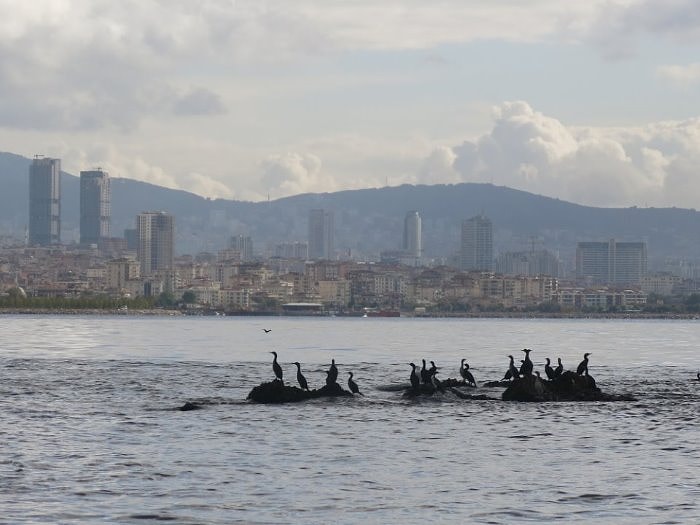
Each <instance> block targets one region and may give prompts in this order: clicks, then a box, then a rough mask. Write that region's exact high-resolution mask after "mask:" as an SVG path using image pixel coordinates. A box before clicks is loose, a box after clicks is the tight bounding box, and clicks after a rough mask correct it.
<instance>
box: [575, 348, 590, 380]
mask: <svg viewBox="0 0 700 525" xmlns="http://www.w3.org/2000/svg"><path fill="white" fill-rule="evenodd" d="M589 355H591V354H590V352H586V353H585V354H583V361H581V362H580V363H579V365H578V368H577V369H576V373H577V374H578V375H580V376H582V375H583V374H584V372H585V373H586V375H588V356H589Z"/></svg>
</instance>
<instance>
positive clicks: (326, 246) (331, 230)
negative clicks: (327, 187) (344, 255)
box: [309, 210, 335, 259]
mask: <svg viewBox="0 0 700 525" xmlns="http://www.w3.org/2000/svg"><path fill="white" fill-rule="evenodd" d="M334 254H335V224H334V220H333V212H332V211H328V210H311V211H310V212H309V259H332V258H333V256H334Z"/></svg>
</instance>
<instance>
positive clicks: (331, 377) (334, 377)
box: [326, 359, 338, 385]
mask: <svg viewBox="0 0 700 525" xmlns="http://www.w3.org/2000/svg"><path fill="white" fill-rule="evenodd" d="M336 381H338V367H336V366H335V359H331V366H330V368H329V369H328V378H326V383H328V384H329V385H331V384H333V383H335V382H336Z"/></svg>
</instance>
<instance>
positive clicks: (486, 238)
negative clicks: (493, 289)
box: [460, 215, 493, 271]
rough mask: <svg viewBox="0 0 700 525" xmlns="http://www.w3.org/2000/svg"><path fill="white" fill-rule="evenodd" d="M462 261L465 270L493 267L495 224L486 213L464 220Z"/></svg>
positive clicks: (486, 269)
mask: <svg viewBox="0 0 700 525" xmlns="http://www.w3.org/2000/svg"><path fill="white" fill-rule="evenodd" d="M460 262H461V267H462V269H463V270H482V271H490V270H491V269H493V226H492V225H491V220H490V219H489V218H488V217H485V216H484V215H477V216H476V217H472V218H471V219H467V220H466V221H464V222H462V246H461V251H460Z"/></svg>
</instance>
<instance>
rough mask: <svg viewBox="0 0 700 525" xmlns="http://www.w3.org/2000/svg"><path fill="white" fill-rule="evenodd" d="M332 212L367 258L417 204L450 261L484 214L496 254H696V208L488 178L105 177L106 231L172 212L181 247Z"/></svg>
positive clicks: (297, 226)
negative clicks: (282, 190)
mask: <svg viewBox="0 0 700 525" xmlns="http://www.w3.org/2000/svg"><path fill="white" fill-rule="evenodd" d="M30 162H31V161H30V159H27V158H25V157H22V156H19V155H16V154H12V153H0V184H1V185H2V189H3V191H2V192H0V232H1V233H4V234H12V235H15V236H17V237H21V236H22V234H23V231H24V227H25V225H26V223H27V220H28V219H27V209H28V205H27V200H28V184H27V177H28V167H29V163H30ZM61 191H62V218H63V227H62V231H63V238H64V241H69V240H71V239H76V238H77V228H78V216H79V210H78V206H79V178H78V177H76V176H74V175H71V174H67V173H66V176H64V177H63V178H62V188H61ZM312 208H328V209H331V210H333V211H334V213H335V223H336V246H337V247H338V248H341V249H343V250H351V251H352V252H354V253H356V254H358V256H367V257H372V256H376V255H377V254H378V253H379V252H380V251H382V250H386V249H396V248H398V247H399V246H400V242H401V237H402V232H403V219H404V217H405V215H406V212H407V211H409V210H417V211H419V213H420V214H421V217H422V219H423V238H424V251H425V254H426V256H430V257H449V256H450V255H452V254H454V253H455V252H456V251H457V250H458V248H459V242H460V225H461V221H462V220H464V219H468V218H469V217H472V216H474V215H477V214H478V213H481V212H483V213H484V214H485V215H486V216H488V217H489V218H490V219H491V221H492V222H493V225H494V247H495V249H496V251H497V252H503V251H509V250H524V249H527V248H528V247H530V246H532V243H533V239H535V240H536V241H535V244H536V245H537V246H538V247H544V248H547V249H550V250H552V251H555V252H558V253H560V254H561V255H562V258H564V259H565V260H570V259H571V258H572V257H573V253H574V252H575V247H576V242H578V241H586V240H607V239H609V238H616V239H618V240H622V241H624V240H643V241H646V242H647V243H648V245H649V257H650V262H651V261H652V260H654V259H659V260H661V259H662V258H664V257H666V256H673V257H679V258H686V259H696V258H697V259H700V242H699V241H700V213H698V212H697V211H696V210H693V209H685V208H675V207H671V208H637V207H630V208H600V207H592V206H585V205H582V204H576V203H572V202H568V201H564V200H560V199H557V198H552V197H546V196H543V195H537V194H534V193H530V192H527V191H523V190H516V189H513V188H508V187H504V186H494V185H492V184H488V183H459V184H436V185H408V184H404V185H401V186H390V187H383V188H366V189H356V190H342V191H338V192H333V193H304V194H299V195H293V196H288V197H283V198H280V199H276V200H273V201H269V202H268V201H263V202H251V201H236V200H227V199H209V198H205V197H202V196H199V195H196V194H194V193H191V192H188V191H186V190H176V189H170V188H165V187H162V186H158V185H155V184H151V183H147V182H142V181H136V180H133V179H127V178H113V179H112V235H113V236H121V235H122V234H123V230H124V229H125V228H130V227H131V228H133V227H134V223H135V217H136V215H137V214H138V213H140V212H141V211H144V210H164V211H167V212H169V213H171V214H173V215H174V216H175V221H176V222H175V223H176V232H177V233H176V244H177V250H178V252H179V253H196V252H198V251H214V252H215V251H217V250H219V249H221V248H223V247H224V246H225V245H226V242H227V239H228V238H229V237H230V236H231V235H238V234H245V235H250V236H252V237H253V240H254V243H255V244H256V251H264V250H266V249H267V250H269V249H271V247H272V246H273V245H274V244H275V243H279V242H283V241H304V240H306V237H307V218H308V212H309V210H310V209H312Z"/></svg>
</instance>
